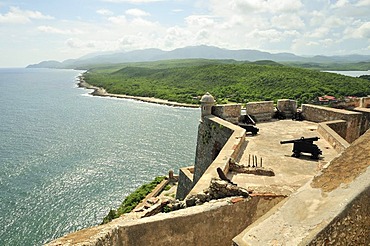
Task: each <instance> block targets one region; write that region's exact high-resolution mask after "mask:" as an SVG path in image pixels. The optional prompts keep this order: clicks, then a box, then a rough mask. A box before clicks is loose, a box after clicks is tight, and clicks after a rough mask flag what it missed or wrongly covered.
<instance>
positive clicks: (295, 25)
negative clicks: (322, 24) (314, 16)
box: [271, 14, 305, 29]
mask: <svg viewBox="0 0 370 246" xmlns="http://www.w3.org/2000/svg"><path fill="white" fill-rule="evenodd" d="M271 24H272V25H273V26H275V27H279V28H282V29H300V28H303V27H304V26H305V24H304V22H303V20H302V19H301V18H300V17H299V16H297V15H295V14H281V15H279V16H274V17H273V18H272V20H271Z"/></svg>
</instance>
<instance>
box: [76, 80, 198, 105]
mask: <svg viewBox="0 0 370 246" xmlns="http://www.w3.org/2000/svg"><path fill="white" fill-rule="evenodd" d="M78 80H79V82H78V83H77V85H78V87H80V88H85V89H92V90H94V91H93V92H91V93H89V94H90V95H92V96H99V97H115V98H121V99H132V100H137V101H141V102H147V103H155V104H161V105H166V106H172V107H184V108H199V107H200V106H199V105H194V104H187V103H178V102H172V101H168V100H164V99H159V98H154V97H140V96H129V95H123V94H112V93H108V92H107V91H106V90H105V89H104V88H101V87H97V86H93V85H90V84H89V83H87V82H86V81H85V80H84V77H83V74H81V75H79V76H78Z"/></svg>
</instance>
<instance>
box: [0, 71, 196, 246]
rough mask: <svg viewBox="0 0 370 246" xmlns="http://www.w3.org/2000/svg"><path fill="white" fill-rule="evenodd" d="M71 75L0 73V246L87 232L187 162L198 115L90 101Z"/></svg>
mask: <svg viewBox="0 0 370 246" xmlns="http://www.w3.org/2000/svg"><path fill="white" fill-rule="evenodd" d="M80 73H81V71H75V70H52V69H23V68H11V69H0V90H1V94H0V168H1V169H0V170H1V172H0V196H1V197H0V221H1V226H0V245H40V244H42V243H45V242H48V241H50V240H52V239H54V238H57V237H60V236H62V235H64V234H66V233H68V232H72V231H75V230H79V229H82V228H84V227H88V226H93V225H97V224H99V223H100V222H101V221H102V218H103V217H104V216H105V215H106V214H107V212H108V211H109V209H111V208H117V207H118V206H119V205H120V203H121V202H122V201H123V199H124V198H125V196H127V195H128V194H129V193H131V192H132V191H134V190H135V189H136V188H137V187H139V186H140V185H141V184H143V183H144V182H148V181H150V180H152V179H153V178H154V177H155V176H159V175H165V174H167V172H168V171H169V170H170V169H172V170H174V171H175V172H176V173H177V172H178V168H179V167H182V166H188V165H192V164H193V162H194V156H195V145H196V133H197V125H198V120H199V114H200V113H199V110H198V109H189V108H178V107H169V106H162V105H156V104H149V103H143V102H138V101H133V100H124V99H113V98H101V97H92V96H89V95H88V94H87V92H88V90H85V89H81V88H77V87H76V76H78V75H79V74H80Z"/></svg>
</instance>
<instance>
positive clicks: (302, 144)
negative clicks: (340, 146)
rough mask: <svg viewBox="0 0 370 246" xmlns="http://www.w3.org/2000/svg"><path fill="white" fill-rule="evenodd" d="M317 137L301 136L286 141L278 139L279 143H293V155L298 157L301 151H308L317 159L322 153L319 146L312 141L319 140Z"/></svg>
mask: <svg viewBox="0 0 370 246" xmlns="http://www.w3.org/2000/svg"><path fill="white" fill-rule="evenodd" d="M319 139H320V138H319V137H313V138H304V137H301V138H300V139H294V140H287V141H280V144H290V143H292V144H293V150H292V152H293V154H292V156H293V157H297V158H299V157H300V156H301V153H310V154H311V158H312V159H316V160H317V159H319V155H322V151H321V150H320V148H319V147H318V146H317V145H316V144H314V143H313V142H314V141H317V140H319Z"/></svg>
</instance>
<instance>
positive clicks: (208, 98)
mask: <svg viewBox="0 0 370 246" xmlns="http://www.w3.org/2000/svg"><path fill="white" fill-rule="evenodd" d="M200 102H201V103H214V102H215V98H214V97H213V96H212V95H211V94H210V93H209V92H207V93H206V94H204V95H203V96H202V98H201V99H200Z"/></svg>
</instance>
